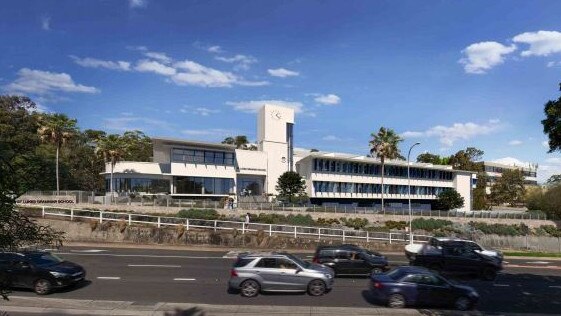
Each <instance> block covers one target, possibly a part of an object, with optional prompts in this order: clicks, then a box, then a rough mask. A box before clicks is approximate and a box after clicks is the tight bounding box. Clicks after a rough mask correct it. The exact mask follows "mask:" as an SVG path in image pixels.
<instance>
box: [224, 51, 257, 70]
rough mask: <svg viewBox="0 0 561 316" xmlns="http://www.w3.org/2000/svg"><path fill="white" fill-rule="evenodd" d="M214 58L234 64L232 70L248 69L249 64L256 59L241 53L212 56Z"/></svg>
mask: <svg viewBox="0 0 561 316" xmlns="http://www.w3.org/2000/svg"><path fill="white" fill-rule="evenodd" d="M214 59H216V60H219V61H223V62H225V63H230V64H232V63H233V64H236V65H235V66H234V70H248V69H249V67H250V66H251V64H254V63H256V62H257V59H256V58H255V57H253V56H247V55H241V54H238V55H235V56H232V57H224V56H216V57H214Z"/></svg>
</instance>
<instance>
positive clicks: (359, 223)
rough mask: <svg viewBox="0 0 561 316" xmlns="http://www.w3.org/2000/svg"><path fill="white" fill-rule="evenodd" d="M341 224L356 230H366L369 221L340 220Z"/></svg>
mask: <svg viewBox="0 0 561 316" xmlns="http://www.w3.org/2000/svg"><path fill="white" fill-rule="evenodd" d="M340 220H341V223H342V224H343V225H345V226H347V227H351V228H354V229H364V228H365V227H366V226H368V220H367V219H366V218H345V217H341V218H340Z"/></svg>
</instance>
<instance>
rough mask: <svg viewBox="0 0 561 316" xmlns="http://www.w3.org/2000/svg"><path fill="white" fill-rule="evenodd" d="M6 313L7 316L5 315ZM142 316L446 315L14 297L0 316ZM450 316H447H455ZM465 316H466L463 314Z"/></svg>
mask: <svg viewBox="0 0 561 316" xmlns="http://www.w3.org/2000/svg"><path fill="white" fill-rule="evenodd" d="M3 313H4V314H3ZM35 314H41V315H83V316H87V315H135V316H136V315H142V316H145V315H146V316H147V315H151V316H226V315H243V316H258V315H259V316H263V315H298V316H322V315H333V316H335V315H389V316H392V315H396V316H397V315H404V316H409V315H410V316H417V315H419V316H420V315H424V316H427V315H442V314H440V313H432V312H430V311H427V310H423V311H422V312H421V311H418V310H416V309H389V308H375V307H374V308H349V307H318V306H262V305H208V304H189V303H155V304H153V305H139V304H137V303H135V302H130V301H128V302H127V301H98V300H76V299H58V298H38V297H35V296H33V297H24V296H10V300H9V301H0V315H2V316H4V315H14V316H19V315H35ZM454 314H455V313H454V312H447V313H446V315H454ZM458 315H459V314H458ZM461 315H466V314H465V313H464V314H461Z"/></svg>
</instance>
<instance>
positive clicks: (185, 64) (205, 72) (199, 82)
mask: <svg viewBox="0 0 561 316" xmlns="http://www.w3.org/2000/svg"><path fill="white" fill-rule="evenodd" d="M174 67H176V68H177V69H181V72H178V73H177V74H175V75H174V76H172V77H171V80H172V81H173V82H174V83H176V84H178V85H192V86H200V87H231V86H232V85H245V86H262V85H267V84H269V83H268V82H266V81H247V80H244V79H243V78H240V77H238V76H236V75H234V74H233V73H231V72H225V71H220V70H217V69H213V68H210V67H205V66H203V65H201V64H199V63H196V62H194V61H191V60H184V61H181V62H177V63H175V64H174Z"/></svg>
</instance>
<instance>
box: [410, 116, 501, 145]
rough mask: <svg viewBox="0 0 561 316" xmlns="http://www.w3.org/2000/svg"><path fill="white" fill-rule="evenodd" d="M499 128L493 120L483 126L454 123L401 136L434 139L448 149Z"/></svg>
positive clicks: (497, 123) (496, 121)
mask: <svg viewBox="0 0 561 316" xmlns="http://www.w3.org/2000/svg"><path fill="white" fill-rule="evenodd" d="M500 128H501V125H500V122H499V121H498V120H494V119H493V120H489V121H488V122H487V123H484V124H476V123H472V122H468V123H454V124H452V125H451V126H444V125H437V126H434V127H431V128H429V129H428V130H426V131H423V132H418V131H417V132H416V131H406V132H404V133H403V134H401V136H402V137H404V138H419V137H436V138H438V139H439V141H440V143H441V144H442V145H444V146H446V147H450V146H452V145H453V144H454V143H455V142H456V141H458V140H468V139H472V138H474V137H477V136H480V135H487V134H490V133H492V132H494V131H496V130H498V129H500Z"/></svg>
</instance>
